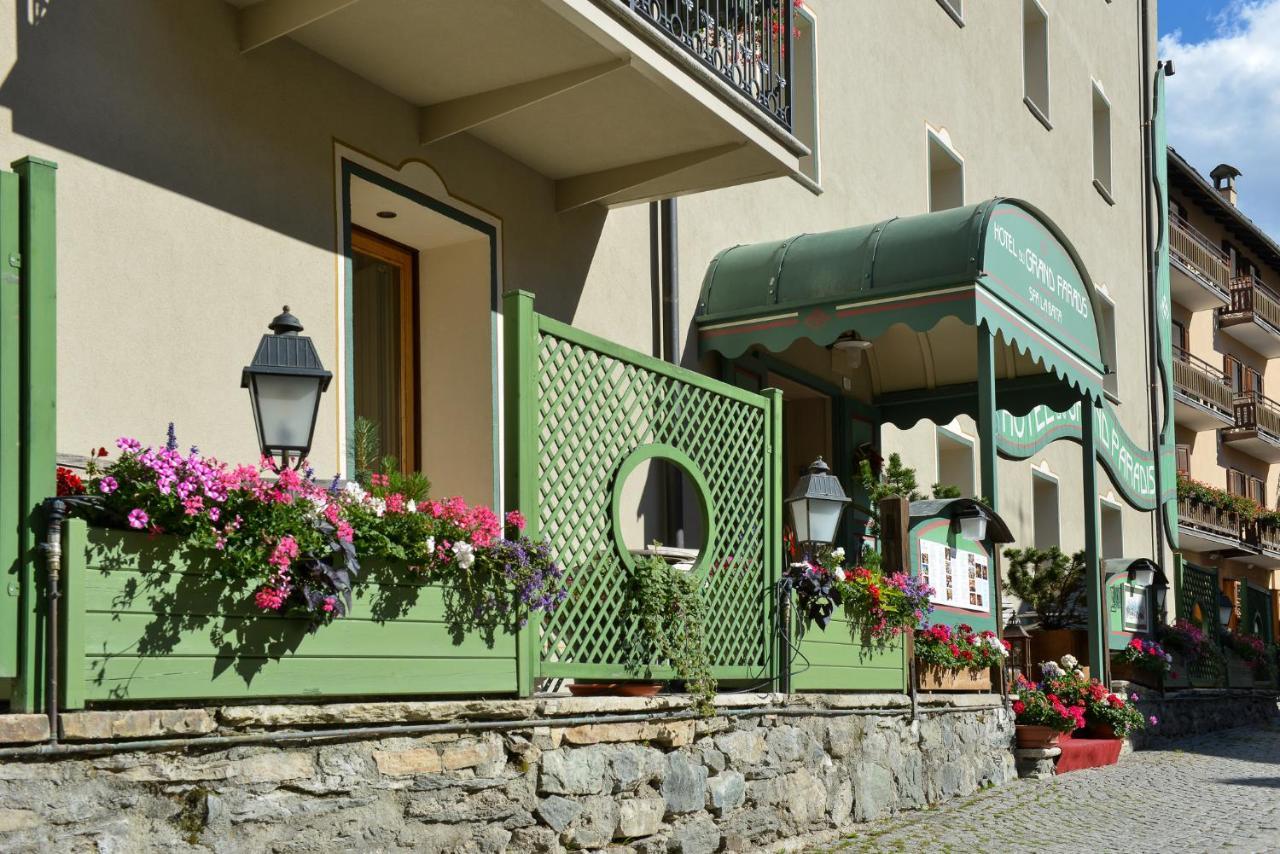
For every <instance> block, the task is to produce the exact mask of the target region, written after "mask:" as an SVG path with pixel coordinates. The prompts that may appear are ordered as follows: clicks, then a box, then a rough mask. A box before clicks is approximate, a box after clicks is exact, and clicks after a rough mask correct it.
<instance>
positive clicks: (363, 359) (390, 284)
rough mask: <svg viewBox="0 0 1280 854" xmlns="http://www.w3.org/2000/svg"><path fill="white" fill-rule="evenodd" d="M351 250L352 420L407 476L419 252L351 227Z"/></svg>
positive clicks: (412, 445)
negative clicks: (364, 424) (365, 425)
mask: <svg viewBox="0 0 1280 854" xmlns="http://www.w3.org/2000/svg"><path fill="white" fill-rule="evenodd" d="M351 250H352V270H353V273H354V277H353V280H354V281H353V287H352V337H353V338H354V340H353V341H352V354H353V359H354V368H355V371H354V375H353V378H352V382H353V385H354V391H355V414H356V418H357V419H361V418H363V419H367V420H368V421H370V422H372V424H373V427H372V428H371V429H372V430H373V432H374V435H375V436H376V437H377V442H378V451H377V455H378V457H383V456H392V457H395V458H396V460H397V461H399V463H400V466H401V468H403V469H405V470H406V471H412V470H414V469H415V468H416V466H417V449H416V437H417V430H416V429H415V420H416V419H415V415H416V413H417V411H418V405H417V370H416V365H417V360H416V358H415V357H414V342H416V341H417V339H418V336H417V332H416V328H415V325H416V318H417V316H418V312H417V311H416V309H415V308H414V305H415V302H416V298H417V266H418V263H417V262H418V259H417V255H418V253H417V252H416V251H415V250H412V249H410V248H408V247H406V246H402V245H400V244H398V243H394V242H392V241H390V240H387V239H386V238H384V237H381V236H379V235H377V234H374V233H373V232H370V231H365V230H363V229H355V228H353V229H352V231H351ZM358 435H359V431H358V430H357V436H358Z"/></svg>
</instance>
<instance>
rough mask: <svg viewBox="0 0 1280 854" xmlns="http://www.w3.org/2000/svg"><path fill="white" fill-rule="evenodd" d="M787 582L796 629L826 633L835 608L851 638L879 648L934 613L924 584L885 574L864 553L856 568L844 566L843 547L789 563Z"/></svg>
mask: <svg viewBox="0 0 1280 854" xmlns="http://www.w3.org/2000/svg"><path fill="white" fill-rule="evenodd" d="M786 583H788V584H790V586H791V588H792V589H793V590H794V591H795V596H796V608H797V611H798V613H799V616H800V618H801V619H800V621H799V622H800V624H801V629H802V630H803V628H804V627H805V626H806V625H809V624H812V625H816V626H817V627H818V628H819V629H821V630H824V631H825V629H826V627H827V625H828V623H829V622H830V621H831V618H832V616H833V614H834V613H835V609H836V608H837V607H840V608H842V609H843V614H844V618H845V620H846V621H847V622H848V625H849V633H850V636H851V638H852V639H853V640H854V641H855V642H858V643H861V644H862V645H864V646H867V647H871V648H874V649H883V648H884V647H886V646H887V645H888V644H889V643H891V642H892V641H894V640H897V639H898V638H900V637H902V636H903V635H904V634H907V633H909V632H911V631H914V630H915V629H916V628H918V627H919V626H920V625H922V624H923V623H924V621H925V619H926V618H927V617H928V616H929V614H930V613H931V612H932V610H933V605H932V604H931V603H930V601H929V596H930V595H931V594H932V593H933V590H932V589H931V588H930V587H929V585H928V583H927V582H926V581H925V580H924V579H922V578H918V577H916V576H912V575H908V574H907V573H905V572H895V573H889V574H885V573H884V572H883V571H881V568H880V555H879V553H877V552H875V551H870V550H868V551H866V552H864V553H863V555H862V561H861V564H860V565H859V566H854V567H846V566H845V551H844V549H842V548H835V549H826V550H823V551H821V553H820V554H819V555H818V556H817V557H813V558H810V559H809V560H806V561H799V562H796V563H793V564H792V565H791V567H790V569H789V570H788V574H787V579H786Z"/></svg>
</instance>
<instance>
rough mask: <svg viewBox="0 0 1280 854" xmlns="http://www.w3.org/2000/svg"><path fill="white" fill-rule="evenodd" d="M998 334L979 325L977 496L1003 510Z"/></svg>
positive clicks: (984, 325) (985, 326)
mask: <svg viewBox="0 0 1280 854" xmlns="http://www.w3.org/2000/svg"><path fill="white" fill-rule="evenodd" d="M996 406H997V404H996V338H995V336H994V335H992V334H991V328H990V327H988V326H987V324H985V323H982V324H979V325H978V439H979V443H978V444H979V446H980V447H979V453H980V455H981V459H980V463H979V475H980V477H979V486H978V496H979V497H980V498H984V499H986V500H988V501H990V502H991V509H992V510H995V511H996V512H997V513H998V512H1000V488H999V483H998V481H997V475H996Z"/></svg>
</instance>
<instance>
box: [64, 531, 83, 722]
mask: <svg viewBox="0 0 1280 854" xmlns="http://www.w3.org/2000/svg"><path fill="white" fill-rule="evenodd" d="M88 533H89V526H88V525H87V524H86V523H85V521H84V520H83V519H67V520H66V521H65V522H63V523H62V597H61V599H60V601H59V603H58V612H59V616H60V617H61V623H62V625H60V626H59V627H58V631H59V636H58V653H59V654H58V658H59V661H58V665H59V666H58V685H59V686H60V687H61V688H62V697H61V698H60V702H61V704H62V708H64V709H83V708H84V680H85V636H84V624H85V611H86V610H87V609H86V600H85V575H86V574H87V573H88V571H89V570H88V568H87V567H86V566H85V550H86V548H87V546H88Z"/></svg>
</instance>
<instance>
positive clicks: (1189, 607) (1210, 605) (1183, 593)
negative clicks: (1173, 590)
mask: <svg viewBox="0 0 1280 854" xmlns="http://www.w3.org/2000/svg"><path fill="white" fill-rule="evenodd" d="M1219 592H1220V591H1219V589H1218V574H1217V573H1216V572H1210V571H1209V570H1207V569H1201V568H1200V567H1198V566H1193V565H1192V564H1184V565H1183V567H1182V589H1181V590H1179V591H1178V616H1180V617H1182V618H1183V619H1185V620H1189V621H1191V622H1193V623H1195V624H1196V625H1198V626H1199V627H1200V628H1201V629H1203V630H1204V632H1205V634H1206V635H1208V636H1209V637H1210V638H1212V639H1213V640H1214V642H1215V643H1217V638H1218V635H1219V634H1220V633H1221V629H1220V627H1219V624H1218V594H1219ZM1197 605H1199V606H1200V619H1199V620H1196V619H1195V610H1196V606H1197ZM1187 670H1188V674H1187V675H1188V676H1189V677H1190V679H1191V684H1192V685H1194V686H1196V687H1206V686H1211V685H1217V684H1219V683H1220V682H1221V681H1222V679H1223V678H1224V676H1225V673H1224V672H1223V671H1222V669H1221V667H1220V666H1219V665H1218V664H1217V663H1215V662H1212V661H1205V662H1200V663H1198V664H1192V665H1189V666H1188V667H1187Z"/></svg>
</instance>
